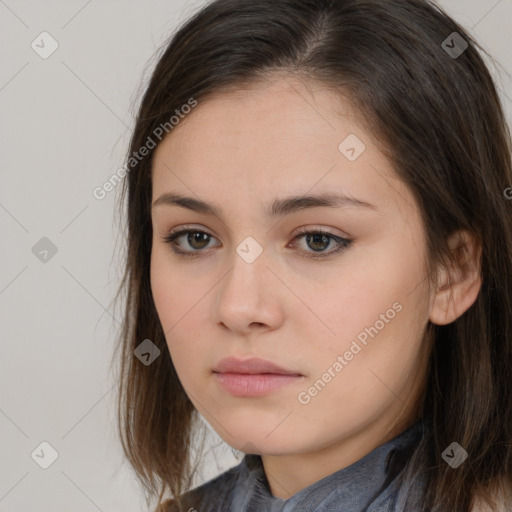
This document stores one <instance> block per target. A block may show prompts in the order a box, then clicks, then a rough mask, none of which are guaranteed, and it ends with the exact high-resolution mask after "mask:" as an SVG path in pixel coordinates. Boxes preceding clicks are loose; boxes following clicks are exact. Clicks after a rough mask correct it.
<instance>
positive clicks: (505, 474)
mask: <svg viewBox="0 0 512 512" xmlns="http://www.w3.org/2000/svg"><path fill="white" fill-rule="evenodd" d="M454 32H456V33H457V34H458V36H454V35H453V33H454ZM450 37H451V39H450ZM454 37H455V39H454ZM446 41H448V43H447V42H446ZM466 44H467V47H465V45H466ZM479 51H482V52H484V53H485V50H483V48H482V47H481V46H480V45H478V43H477V42H476V41H475V40H473V38H472V37H471V36H470V34H468V33H467V32H466V31H465V30H464V29H463V28H462V27H461V26H460V25H459V24H457V23H456V22H455V21H454V20H452V19H451V18H450V17H449V16H448V15H447V14H446V13H445V12H444V11H443V10H442V9H441V8H439V7H438V6H437V5H435V4H433V3H430V2H428V1H427V0H387V1H382V0H336V1H332V0H279V1H275V0H216V1H213V2H211V3H209V4H207V5H206V6H205V7H204V8H202V9H201V10H200V11H199V12H197V13H196V14H194V15H193V16H192V17H191V18H190V19H189V20H188V21H187V22H186V23H185V24H183V26H182V27H181V28H179V30H178V31H177V32H176V33H175V34H174V35H173V36H172V37H171V38H170V40H169V41H168V42H167V43H166V46H165V51H163V52H162V54H161V56H160V57H159V60H158V62H157V65H156V67H155V69H154V72H153V74H152V76H151V78H150V81H149V84H148V86H147V89H146V90H145V92H144V94H143V98H142V101H141V103H140V108H139V110H138V115H137V119H136V124H135V128H134V130H133V135H132V138H131V142H130V148H129V151H128V155H127V166H128V168H129V169H128V170H129V172H128V173H127V176H126V178H125V180H124V181H123V186H122V195H121V200H123V202H125V203H126V204H125V206H126V209H127V213H126V217H127V233H126V263H125V267H124V275H123V279H122V283H121V286H120V288H119V291H118V294H117V296H116V299H115V300H117V299H118V297H119V296H120V293H121V291H124V292H125V294H124V297H123V304H124V318H123V325H122V329H121V332H120V335H119V344H118V346H117V350H118V351H120V353H119V354H117V355H116V353H115V354H114V358H117V359H116V360H117V361H118V363H119V365H120V373H119V386H120V388H119V400H118V428H119V433H120V435H121V440H122V446H123V450H124V452H125V454H126V456H127V458H128V460H129V461H130V463H131V465H132V466H133V468H134V469H135V471H136V474H137V477H138V478H139V479H140V481H141V482H142V484H143V486H144V489H145V491H146V492H147V495H148V496H155V494H158V495H159V500H160V501H161V500H162V497H163V495H164V494H165V493H166V492H167V491H170V494H171V496H173V497H178V496H180V494H182V492H184V491H185V490H186V489H188V488H189V487H190V484H191V481H192V480H191V478H192V475H193V474H194V466H193V464H192V463H191V457H190V455H191V451H190V445H191V443H192V441H193V433H194V431H195V427H196V426H197V425H198V421H197V420H198V415H197V411H196V410H195V408H194V406H193V405H192V403H191V401H190V400H189V398H188V397H187V395H186V393H185V391H184V389H183V387H182V386H181V384H180V381H179V379H178V376H177V373H176V370H175V368H174V366H173V363H172V360H171V358H170V354H169V351H168V348H167V344H166V340H165V337H164V333H163V331H162V327H161V325H160V322H159V319H158V316H157V312H156V309H155V305H154V302H153V298H152V293H151V288H150V279H149V275H150V274H149V269H150V258H151V245H152V223H151V209H150V205H151V200H152V183H151V156H152V154H153V151H154V147H153V148H150V149H149V150H148V151H147V156H145V157H144V158H139V156H137V158H135V157H134V154H137V155H140V149H141V148H142V147H144V146H145V147H146V148H149V146H150V144H149V143H148V140H149V139H148V137H150V138H151V139H152V140H153V141H154V142H157V143H158V142H159V140H160V138H159V137H155V134H160V133H161V132H162V126H163V127H165V134H167V133H170V134H171V135H172V128H173V127H172V123H170V122H169V119H170V117H171V116H173V114H174V113H175V112H176V111H177V110H178V111H181V109H182V107H183V106H184V105H187V104H189V105H190V101H191V98H192V99H193V100H194V101H198V102H199V103H200V102H201V101H205V100H206V99H207V98H208V97H209V96H210V95H212V94H215V93H217V92H220V91H225V90H230V89H236V88H237V87H240V86H242V85H244V84H251V83H253V82H255V81H257V80H265V78H267V77H269V76H271V74H272V73H274V72H286V73H291V74H295V75H298V76H302V77H306V78H307V79H309V80H311V79H312V80H316V81H318V82H319V83H322V84H324V85H325V86H327V87H329V88H330V89H332V90H333V91H335V92H336V91H337V92H338V93H340V94H343V95H344V96H345V97H349V98H350V100H351V102H352V103H353V105H355V106H356V107H357V108H358V109H359V111H360V112H361V113H362V115H363V118H364V119H365V120H366V123H367V128H368V130H369V133H371V134H372V135H373V136H374V137H375V140H377V141H379V142H380V143H381V145H382V147H383V148H385V150H386V151H387V155H388V156H389V158H390V159H391V160H392V162H393V164H394V168H395V170H396V173H397V175H398V176H399V178H400V179H401V180H403V182H404V183H406V184H407V185H408V187H409V188H410V190H411V191H412V193H413V194H414V197H415V199H416V201H417V203H418V207H419V209H420V211H421V215H422V220H423V223H424V228H425V232H426V236H427V244H428V260H429V266H430V267H431V268H430V269H429V270H430V271H431V273H430V276H431V280H432V282H434V273H433V272H434V269H435V268H436V266H437V265H438V264H440V263H443V262H444V263H446V262H450V261H452V259H451V256H452V255H451V253H450V252H449V249H448V247H447V244H446V240H447V238H448V237H449V235H450V234H452V233H453V232H454V231H456V230H458V229H465V230H467V231H469V232H470V233H472V234H473V235H474V236H475V237H476V238H477V239H478V240H479V242H480V244H481V247H482V255H481V273H482V279H483V281H482V287H481V290H480V293H479V295H478V297H477V299H476V301H475V303H474V304H473V305H472V306H471V308H470V309H469V310H468V311H466V312H465V313H464V314H463V315H461V316H460V317H459V318H457V319H456V320H455V321H454V322H452V323H451V324H449V325H444V326H438V325H433V324H431V323H430V324H429V325H428V328H427V331H426V332H425V339H427V337H428V336H431V337H432V338H433V339H434V343H433V348H432V351H431V356H430V360H429V376H428V382H427V389H426V393H425V395H424V399H423V402H422V404H421V407H422V409H421V410H422V417H423V418H425V419H428V420H430V421H431V424H432V428H431V429H430V431H429V432H428V434H426V435H425V436H424V437H423V439H422V440H421V442H420V444H419V445H418V448H417V451H416V452H415V455H414V457H413V458H412V459H411V460H410V461H409V464H408V472H407V475H408V476H411V477H412V476H413V475H415V474H420V473H421V474H424V475H428V486H427V488H426V494H425V497H424V499H423V501H422V503H423V505H422V507H423V508H422V510H423V511H425V512H427V511H443V512H445V511H447V510H452V511H456V512H469V511H470V510H471V507H472V505H473V504H474V501H473V499H474V496H475V495H479V496H482V497H483V499H484V500H486V501H487V502H488V503H489V504H491V505H495V503H493V500H492V494H491V493H490V491H489V490H490V489H491V487H492V486H493V485H495V484H496V482H507V483H508V482H511V480H512V476H511V475H512V396H511V391H512V377H511V370H512V323H511V322H512V201H511V200H507V194H506V193H505V191H506V190H509V191H510V189H509V187H511V186H512V168H511V167H512V166H511V143H510V132H509V128H508V126H507V123H506V120H505V118H504V114H503V108H502V105H501V103H500V99H499V96H498V94H497V88H496V85H495V84H494V82H493V80H492V77H491V75H490V72H489V70H488V68H487V67H486V65H485V63H484V61H483V59H482V57H481V55H480V54H479ZM454 52H455V53H454ZM166 123H167V124H166ZM151 145H152V144H151ZM120 206H121V208H122V207H123V205H120ZM146 339H149V340H151V342H152V343H153V344H155V345H156V346H157V347H158V348H159V350H160V351H161V353H160V356H159V357H157V358H156V360H155V361H154V362H152V364H150V365H147V366H146V365H145V364H142V363H141V361H140V360H139V359H138V358H137V357H135V356H134V350H135V349H136V348H137V347H138V346H139V345H140V344H141V343H142V342H143V341H144V340H146ZM453 441H457V442H458V443H459V444H460V445H461V446H462V447H464V449H465V450H466V451H467V452H468V453H469V458H468V459H467V460H466V461H465V462H464V463H463V464H462V465H460V466H459V467H458V468H457V469H456V470H454V469H452V468H451V467H450V466H449V465H448V464H447V463H446V462H445V461H444V460H443V458H442V456H441V455H442V452H443V450H444V449H445V448H446V447H448V446H449V445H450V444H451V443H452V442H453ZM510 510H512V504H511V506H510Z"/></svg>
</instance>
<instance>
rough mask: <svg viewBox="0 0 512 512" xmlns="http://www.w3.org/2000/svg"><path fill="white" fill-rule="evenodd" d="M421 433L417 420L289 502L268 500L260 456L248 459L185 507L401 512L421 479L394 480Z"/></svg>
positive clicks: (210, 511) (208, 511) (201, 510)
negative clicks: (399, 482)
mask: <svg viewBox="0 0 512 512" xmlns="http://www.w3.org/2000/svg"><path fill="white" fill-rule="evenodd" d="M424 429H425V423H424V422H423V421H421V420H420V421H418V422H417V423H415V424H414V425H412V426H411V427H409V428H408V429H406V430H405V431H404V432H402V433H401V434H399V435H398V436H396V437H395V438H394V439H391V440H390V441H388V442H386V443H384V444H382V445H380V446H378V447H377V448H375V449H374V450H372V451H371V452H370V453H368V454H367V455H365V456H364V457H363V458H361V459H359V460H358V461H356V462H354V463H353V464H351V465H350V466H348V467H346V468H343V469H340V470H339V471H337V472H335V473H333V474H331V475H328V476H326V477H325V478H322V479H321V480H319V481H317V482H315V483H313V484H311V485H309V486H308V487H306V488H304V489H302V490H301V491H299V492H297V493H295V494H294V495H292V496H291V497H290V498H288V499H282V498H277V497H274V496H272V494H271V492H270V488H269V485H268V482H267V479H266V476H265V473H264V470H263V464H262V461H261V457H260V456H259V455H253V454H247V455H245V457H244V459H243V460H242V462H241V463H240V464H239V465H237V466H235V467H233V468H231V469H229V470H228V471H226V472H224V473H222V474H221V475H219V476H218V477H216V478H214V479H212V480H210V481H208V482H206V483H204V484H203V485H201V486H199V487H197V488H196V489H193V490H191V491H189V492H188V493H186V494H185V496H186V498H187V501H185V502H184V503H185V504H186V505H187V507H192V508H193V510H192V511H191V512H194V509H195V510H196V511H198V512H221V511H222V512H292V511H293V512H311V511H318V512H402V511H405V508H404V505H405V498H406V495H407V493H408V492H409V491H410V492H411V494H412V496H413V497H414V496H419V491H421V490H423V489H424V486H425V485H426V481H425V480H424V479H422V478H420V479H419V480H418V479H416V480H414V481H413V482H412V483H409V484H407V485H405V486H404V485H402V486H399V485H398V484H397V479H396V477H397V475H398V474H399V473H400V472H401V470H402V469H403V468H404V466H405V464H406V462H407V461H408V460H409V458H410V456H411V454H412V453H413V451H414V450H415V448H416V446H417V444H418V442H419V440H420V439H421V437H422V434H423V431H424ZM169 503H170V502H169ZM417 505H419V501H418V502H417ZM164 510H166V509H164ZM167 510H173V509H172V508H168V509H167ZM184 510H185V511H188V510H189V508H185V509H184ZM416 510H419V508H416V506H415V507H412V508H411V505H410V502H409V503H408V506H407V510H406V512H415V511H416Z"/></svg>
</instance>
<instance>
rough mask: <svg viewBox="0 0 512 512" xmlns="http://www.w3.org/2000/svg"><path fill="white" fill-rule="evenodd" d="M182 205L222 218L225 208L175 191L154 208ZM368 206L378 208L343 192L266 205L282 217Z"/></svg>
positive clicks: (281, 200) (295, 197) (155, 204)
mask: <svg viewBox="0 0 512 512" xmlns="http://www.w3.org/2000/svg"><path fill="white" fill-rule="evenodd" d="M163 204H165V205H170V206H180V207H181V208H187V209H188V210H192V211H195V212H198V213H203V214H205V215H215V216H216V217H219V218H222V215H223V210H222V208H221V207H220V206H219V205H217V204H209V203H206V202H204V201H202V200H200V199H195V198H193V197H187V196H183V195H181V194H176V193H173V192H167V193H165V194H162V195H161V196H160V197H159V198H158V199H157V200H156V201H155V202H154V203H153V208H154V207H156V206H159V205H163ZM318 207H327V208H367V209H371V210H375V211H376V210H377V207H376V206H375V205H373V204H370V203H368V202H366V201H362V200H360V199H357V198H355V197H352V196H348V195H346V194H344V193H342V192H337V193H335V192H329V193H325V194H320V195H305V196H292V197H287V198H284V199H274V201H273V202H272V203H270V204H268V205H266V206H265V213H266V215H267V216H268V217H271V218H273V217H282V216H285V215H290V214H292V213H295V212H298V211H302V210H306V209H308V208H318Z"/></svg>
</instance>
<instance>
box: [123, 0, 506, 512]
mask: <svg viewBox="0 0 512 512" xmlns="http://www.w3.org/2000/svg"><path fill="white" fill-rule="evenodd" d="M479 50H481V48H480V47H479V46H478V44H477V43H476V42H475V41H474V40H473V39H472V38H471V36H470V35H469V34H468V33H467V32H466V31H464V29H463V28H462V27H461V26H459V25H458V24H457V23H456V22H455V21H453V20H452V19H451V18H450V17H448V16H447V15H446V14H445V13H444V12H443V11H442V10H441V9H440V8H438V7H437V6H436V5H434V4H431V3H428V2H427V1H424V0H386V1H385V2H383V1H382V0H336V1H329V0H280V1H279V2H276V1H273V0H257V1H255V0H217V1H214V2H211V3H210V4H208V5H206V6H205V7H204V8H203V9H202V10H201V11H200V12H198V13H197V14H196V15H194V16H193V17H192V18H191V19H190V20H189V21H187V22H186V23H185V24H184V25H183V26H182V27H181V28H180V29H179V31H178V32H177V33H176V34H175V35H174V36H173V37H172V39H171V41H170V42H169V44H168V46H167V47H166V49H165V51H164V52H163V53H162V55H161V56H160V59H159V62H158V64H157V66H156V69H155V70H154V72H153V75H152V77H151V80H150V82H149V85H148V87H147V90H146V91H145V93H144V97H143V99H142V102H141V105H140V110H139V113H138V117H137V120H136V125H135V128H134V133H133V137H132V140H131V144H130V150H129V154H128V157H127V166H128V167H129V169H128V170H129V172H128V173H127V176H126V180H125V181H124V189H123V198H125V199H126V208H127V219H128V233H127V254H126V256H127V259H126V268H125V275H124V281H123V283H122V285H123V288H122V289H125V290H126V297H125V301H126V302H125V317H124V328H123V331H122V333H121V338H120V345H119V347H120V350H121V354H120V355H119V361H120V379H121V380H120V394H119V411H118V412H119V429H120V433H121V438H122V442H123V449H124V450H125V453H126V455H127V457H128V458H129V460H130V462H131V464H132V465H133V467H134V469H135V470H136V472H137V474H138V476H139V477H140V479H141V481H142V482H143V484H144V486H145V488H146V490H147V491H149V493H150V494H151V493H159V500H160V503H159V506H158V510H161V511H164V510H165V511H167V510H185V511H189V512H192V511H194V510H195V511H197V512H206V511H223V512H225V511H230V512H253V511H260V510H261V511H274V512H275V511H283V512H289V511H292V510H297V511H298V510H301V511H305V510H308V511H310V510H315V511H320V512H327V511H329V512H332V511H344V512H348V511H351V512H361V511H363V510H364V511H368V512H377V511H380V512H384V511H387V512H398V511H405V512H427V511H432V512H434V511H436V512H446V511H451V512H453V511H456V512H469V511H472V512H481V511H484V510H485V511H487V510H489V511H491V510H492V511H498V510H500V511H503V512H505V511H510V510H512V491H511V482H512V444H511V442H512V396H511V391H512V379H511V377H510V370H511V368H512V200H511V197H512V188H511V187H512V166H511V153H510V149H511V145H510V134H509V131H508V127H507V125H506V122H505V120H504V115H503V110H502V106H501V105H500V100H499V97H498V94H497V91H496V87H495V85H494V83H493V81H492V79H491V76H490V73H489V71H488V69H487V67H486V65H485V64H484V62H483V60H482V58H481V56H480V55H479ZM201 419H205V420H206V422H208V423H209V424H210V425H211V427H213V429H215V431H216V432H217V433H218V434H219V436H221V438H222V439H223V440H224V441H225V442H226V443H227V444H229V445H230V446H231V447H233V448H235V449H237V450H240V451H242V452H243V453H244V454H245V456H244V458H243V460H242V461H241V462H240V464H238V465H237V466H235V467H234V468H231V469H230V470H229V471H226V472H224V473H223V474H221V475H219V476H218V477H216V478H214V479H212V480H210V481H209V482H207V483H205V484H203V485H201V486H199V487H197V488H196V489H191V481H192V480H191V478H192V475H193V474H194V464H193V460H192V454H193V452H194V451H195V442H196V434H197V432H199V427H200V426H201V421H200V420H201ZM198 453H199V456H200V453H201V452H200V451H199V452H198ZM166 491H170V493H171V496H172V499H167V501H165V502H164V503H162V498H163V496H164V494H165V493H166Z"/></svg>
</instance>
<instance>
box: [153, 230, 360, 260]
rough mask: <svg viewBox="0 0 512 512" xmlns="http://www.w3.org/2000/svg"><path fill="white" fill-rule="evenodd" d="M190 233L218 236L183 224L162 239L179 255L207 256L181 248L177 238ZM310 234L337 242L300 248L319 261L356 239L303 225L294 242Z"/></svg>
mask: <svg viewBox="0 0 512 512" xmlns="http://www.w3.org/2000/svg"><path fill="white" fill-rule="evenodd" d="M329 229H331V228H329ZM189 233H202V234H205V235H207V236H209V237H213V238H216V237H215V235H212V234H210V233H209V232H208V231H206V230H205V229H203V228H202V227H201V228H198V227H195V226H191V225H182V226H179V227H178V228H176V229H173V230H171V231H170V232H169V234H167V235H166V236H163V237H162V239H163V241H164V243H166V244H168V245H170V246H171V249H172V251H173V252H174V253H175V254H176V255H178V256H180V257H182V258H188V259H191V260H192V259H195V258H202V257H207V256H208V254H209V252H210V251H208V250H203V249H200V250H191V251H190V250H183V249H180V248H179V246H178V244H177V243H176V242H175V240H177V239H178V238H180V237H182V236H184V235H186V234H189ZM308 234H321V235H326V236H327V237H329V238H330V239H331V240H333V241H334V243H335V247H334V249H330V250H328V251H319V252H315V251H308V250H299V256H301V257H303V258H307V259H309V260H317V261H321V260H327V259H329V258H331V257H334V256H335V255H337V254H338V253H341V252H344V251H345V250H346V249H348V248H349V247H350V246H351V245H352V243H353V242H354V239H353V238H352V237H350V238H348V237H346V236H340V235H335V234H334V233H332V232H330V231H327V230H325V229H324V228H314V227H310V226H301V227H300V228H299V229H298V233H297V232H296V234H295V235H294V236H293V238H292V243H293V242H295V240H296V239H297V238H301V237H302V236H305V235H308ZM287 247H288V246H287ZM210 249H211V248H210Z"/></svg>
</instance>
